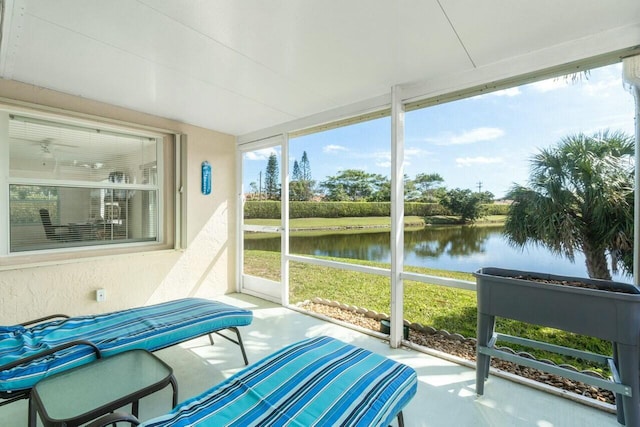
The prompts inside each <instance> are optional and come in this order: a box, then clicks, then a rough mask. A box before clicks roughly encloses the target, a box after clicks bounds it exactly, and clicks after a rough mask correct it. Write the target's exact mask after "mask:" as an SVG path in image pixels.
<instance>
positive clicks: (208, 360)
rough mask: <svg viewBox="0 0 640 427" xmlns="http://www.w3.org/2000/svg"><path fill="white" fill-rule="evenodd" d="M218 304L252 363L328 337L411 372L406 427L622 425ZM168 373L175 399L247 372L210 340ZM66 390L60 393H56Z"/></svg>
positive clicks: (506, 384)
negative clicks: (478, 386) (248, 320)
mask: <svg viewBox="0 0 640 427" xmlns="http://www.w3.org/2000/svg"><path fill="white" fill-rule="evenodd" d="M220 300H222V301H224V302H227V303H230V304H234V305H237V306H240V307H245V308H249V309H251V310H253V313H254V321H253V323H252V325H250V326H248V327H245V328H242V329H241V333H242V337H243V340H244V343H245V348H246V350H247V354H248V357H249V362H250V363H251V362H255V361H257V360H258V359H260V358H262V357H264V356H266V355H268V354H270V353H271V352H273V351H275V350H276V349H279V348H281V347H282V346H284V345H285V344H289V343H291V342H294V341H298V340H301V339H304V338H306V337H312V336H318V335H329V336H332V337H334V338H338V339H340V340H343V341H345V342H349V343H352V344H354V345H358V346H360V347H363V348H367V349H369V350H371V351H374V352H377V353H380V354H383V355H385V356H387V357H389V358H391V359H394V360H397V361H399V362H402V363H405V364H408V365H410V366H412V367H413V368H414V369H415V370H416V372H417V373H418V379H419V384H418V393H417V394H416V396H415V397H414V398H413V400H412V401H411V402H410V403H409V405H408V406H407V407H406V408H405V409H404V411H403V412H404V420H405V425H406V426H407V427H413V426H456V427H466V426H469V427H471V426H473V427H477V426H491V427H500V426H505V427H507V426H508V427H518V426H536V427H550V426H580V427H588V426H594V427H595V426H598V427H606V426H619V424H618V423H617V421H616V417H615V415H613V414H611V413H608V412H605V411H603V410H600V409H596V408H592V407H588V406H585V405H583V404H581V403H578V402H574V401H571V400H569V399H566V398H562V397H558V396H554V395H552V394H549V393H546V392H543V391H540V390H535V389H533V388H531V387H527V386H524V385H521V384H517V383H514V382H512V381H509V380H506V379H503V378H499V377H496V376H495V375H492V376H491V377H490V378H489V380H488V381H487V383H486V386H485V395H484V396H482V397H480V398H478V397H476V394H475V370H474V369H472V368H469V367H464V366H461V365H458V364H455V363H452V362H450V361H447V360H444V359H441V358H437V357H434V356H431V355H427V354H424V353H422V352H419V351H415V350H410V349H392V348H390V347H389V345H388V343H386V342H384V341H383V340H381V339H379V338H376V337H372V336H370V335H366V334H363V333H360V332H358V331H355V330H352V329H350V328H345V327H343V326H340V325H337V324H334V323H329V322H325V321H322V320H320V319H317V318H315V317H312V316H308V315H305V314H302V313H299V312H296V311H293V310H290V309H287V308H283V307H281V306H277V305H275V304H272V303H270V302H267V301H264V300H261V299H258V298H253V297H250V296H246V295H239V294H233V295H227V296H224V297H222V298H220ZM156 355H158V356H159V357H160V358H162V359H163V360H164V361H166V362H167V363H168V364H169V365H170V366H172V367H173V369H174V373H175V376H176V378H177V381H178V384H179V398H178V400H179V401H183V400H186V399H187V398H190V397H192V396H195V395H197V394H200V393H201V392H203V391H205V390H207V389H208V388H210V387H211V386H212V385H214V384H216V383H218V382H220V381H222V380H223V379H224V378H227V377H229V376H230V375H232V374H234V373H235V372H237V371H239V370H240V369H242V368H243V367H244V365H243V362H242V357H241V354H240V351H239V349H238V347H237V346H236V345H234V344H232V343H229V342H226V341H225V340H223V339H218V340H217V341H216V345H214V346H211V345H209V340H208V338H206V337H204V338H199V339H196V340H193V341H190V342H188V343H185V344H182V345H178V346H174V347H172V348H169V349H165V350H161V351H159V352H157V353H156ZM61 392H63V391H61ZM170 406H171V395H170V391H169V389H165V390H162V391H160V392H157V393H155V394H154V395H152V396H149V397H147V398H145V399H143V400H142V401H141V402H140V418H141V419H143V420H144V419H148V418H151V417H153V416H156V415H160V414H162V413H165V412H168V411H169V410H170ZM26 424H27V404H26V401H22V402H17V403H13V404H11V405H8V406H4V407H0V426H3V427H14V426H15V427H18V426H20V427H22V426H26Z"/></svg>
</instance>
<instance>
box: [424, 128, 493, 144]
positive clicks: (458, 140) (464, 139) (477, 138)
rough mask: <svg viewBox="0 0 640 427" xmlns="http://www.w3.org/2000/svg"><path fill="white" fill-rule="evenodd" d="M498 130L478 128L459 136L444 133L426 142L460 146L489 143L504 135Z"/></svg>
mask: <svg viewBox="0 0 640 427" xmlns="http://www.w3.org/2000/svg"><path fill="white" fill-rule="evenodd" d="M504 133H505V132H504V131H503V130H502V129H500V128H490V127H480V128H475V129H472V130H469V131H465V132H462V133H460V134H457V135H456V134H452V133H445V134H442V135H440V136H438V137H437V138H428V139H427V140H426V141H427V142H431V143H434V144H436V145H461V144H473V143H476V142H481V141H490V140H493V139H497V138H500V137H501V136H503V135H504Z"/></svg>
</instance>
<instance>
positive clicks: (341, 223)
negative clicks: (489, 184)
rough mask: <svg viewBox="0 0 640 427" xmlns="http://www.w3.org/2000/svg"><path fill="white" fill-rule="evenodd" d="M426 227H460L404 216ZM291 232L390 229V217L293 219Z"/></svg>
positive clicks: (493, 220) (272, 222)
mask: <svg viewBox="0 0 640 427" xmlns="http://www.w3.org/2000/svg"><path fill="white" fill-rule="evenodd" d="M504 220H505V216H504V215H489V216H486V217H483V218H481V219H480V220H478V221H476V222H475V225H477V226H482V225H485V224H490V225H496V224H501V223H504ZM245 224H248V225H263V226H272V227H277V226H280V220H279V219H247V220H245ZM426 225H460V218H459V217H456V216H444V215H437V216H430V217H421V216H405V217H404V226H405V227H424V226H426ZM289 227H290V228H291V229H292V230H320V229H321V230H335V229H354V228H373V227H381V228H383V227H391V218H390V217H346V218H294V219H290V220H289Z"/></svg>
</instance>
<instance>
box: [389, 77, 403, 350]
mask: <svg viewBox="0 0 640 427" xmlns="http://www.w3.org/2000/svg"><path fill="white" fill-rule="evenodd" d="M401 95H402V94H401V89H400V87H399V86H394V87H393V88H392V90H391V336H390V345H391V347H393V348H397V347H399V346H400V344H401V342H402V337H403V326H404V325H403V322H404V314H403V305H404V283H403V280H402V268H403V258H404V105H403V103H402V96H401Z"/></svg>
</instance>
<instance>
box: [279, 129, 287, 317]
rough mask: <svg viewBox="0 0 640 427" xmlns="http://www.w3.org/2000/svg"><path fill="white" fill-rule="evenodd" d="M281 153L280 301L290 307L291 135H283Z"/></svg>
mask: <svg viewBox="0 0 640 427" xmlns="http://www.w3.org/2000/svg"><path fill="white" fill-rule="evenodd" d="M280 152H281V161H280V164H281V165H282V167H281V171H280V172H281V177H282V178H281V179H280V182H281V183H282V186H281V187H280V206H281V208H282V211H281V213H280V217H281V218H282V221H281V228H282V232H281V233H280V289H281V297H280V301H281V302H282V305H284V306H287V305H289V135H288V134H286V133H285V134H283V135H282V148H281V150H280Z"/></svg>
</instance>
